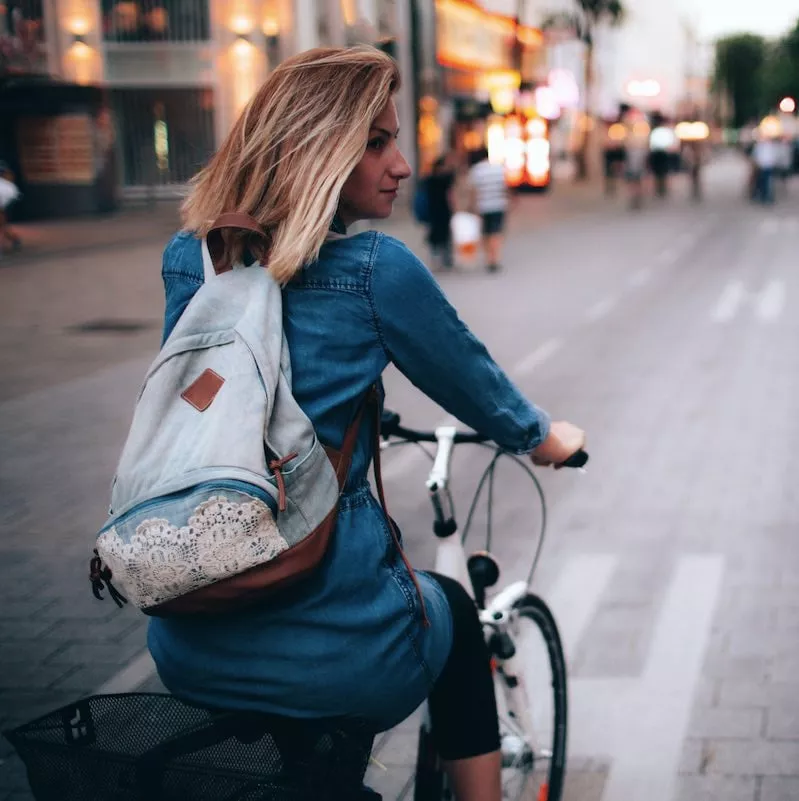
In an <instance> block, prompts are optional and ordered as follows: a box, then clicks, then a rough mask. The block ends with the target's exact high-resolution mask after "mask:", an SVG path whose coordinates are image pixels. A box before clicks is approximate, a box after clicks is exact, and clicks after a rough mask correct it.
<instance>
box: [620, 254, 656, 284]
mask: <svg viewBox="0 0 799 801" xmlns="http://www.w3.org/2000/svg"><path fill="white" fill-rule="evenodd" d="M661 255H662V254H661ZM654 273H655V271H654V270H653V269H652V268H651V267H641V269H639V270H636V271H635V272H634V273H633V274H632V275H631V276H630V277H629V278H628V279H627V283H628V284H629V285H630V286H631V287H639V286H643V285H644V284H646V283H647V282H648V281H649V279H650V278H652V276H653V275H654Z"/></svg>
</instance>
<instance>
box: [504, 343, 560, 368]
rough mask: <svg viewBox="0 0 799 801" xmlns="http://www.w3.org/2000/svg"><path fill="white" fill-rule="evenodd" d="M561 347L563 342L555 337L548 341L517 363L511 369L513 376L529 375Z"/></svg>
mask: <svg viewBox="0 0 799 801" xmlns="http://www.w3.org/2000/svg"><path fill="white" fill-rule="evenodd" d="M562 347H563V340H561V339H558V338H556V337H555V338H553V339H548V340H547V341H546V342H544V343H543V344H542V345H539V346H538V347H537V348H536V349H535V350H534V351H533V352H532V353H529V354H528V355H527V356H525V357H524V358H523V359H522V360H521V361H520V362H518V363H517V365H516V366H515V367H514V368H513V371H512V372H513V374H514V375H517V376H523V375H529V374H530V373H532V372H533V370H535V369H536V367H540V366H541V365H542V364H544V362H546V361H547V360H548V359H551V358H552V357H553V356H554V355H555V354H556V353H557V352H558V351H559V350H560V349H561V348H562Z"/></svg>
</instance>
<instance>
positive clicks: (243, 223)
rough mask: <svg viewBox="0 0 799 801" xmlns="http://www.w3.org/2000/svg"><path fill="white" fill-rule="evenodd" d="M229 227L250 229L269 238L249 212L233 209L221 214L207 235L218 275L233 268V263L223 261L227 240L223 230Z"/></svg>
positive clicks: (260, 235)
mask: <svg viewBox="0 0 799 801" xmlns="http://www.w3.org/2000/svg"><path fill="white" fill-rule="evenodd" d="M228 228H238V229H239V230H242V231H249V232H250V233H252V234H255V235H256V236H259V237H261V239H267V234H266V231H264V229H263V228H262V227H261V225H260V224H259V223H258V221H257V220H256V219H255V218H254V217H251V216H250V215H249V214H244V213H243V212H240V211H232V212H227V213H225V214H220V215H219V217H218V218H217V219H216V221H215V222H214V224H213V225H212V226H211V228H210V229H209V230H208V234H207V235H206V237H205V239H206V242H207V244H208V253H209V254H210V256H211V263H212V264H213V267H214V272H215V273H216V274H217V275H219V274H220V273H225V272H227V271H228V270H232V269H233V265H232V264H225V263H224V262H223V259H224V255H225V240H224V239H223V238H222V231H224V230H225V229H228Z"/></svg>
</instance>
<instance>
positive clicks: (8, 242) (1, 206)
mask: <svg viewBox="0 0 799 801" xmlns="http://www.w3.org/2000/svg"><path fill="white" fill-rule="evenodd" d="M18 197H19V189H17V185H16V184H15V183H14V173H13V172H11V168H10V167H9V166H8V165H7V164H6V163H5V162H3V161H0V255H2V254H3V251H5V250H6V249H8V250H19V249H20V247H22V242H21V240H20V238H19V237H18V236H17V235H16V234H15V233H14V231H12V230H11V227H10V226H9V224H8V212H7V209H8V207H9V206H10V205H11V204H12V203H13V202H14V201H15V200H16V199H17V198H18Z"/></svg>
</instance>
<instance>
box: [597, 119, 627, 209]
mask: <svg viewBox="0 0 799 801" xmlns="http://www.w3.org/2000/svg"><path fill="white" fill-rule="evenodd" d="M625 136H626V133H625V130H624V126H622V125H620V124H619V123H618V122H610V123H606V128H605V142H604V145H603V148H602V155H603V160H604V163H605V195H606V197H615V196H616V188H617V186H618V183H619V178H620V176H621V174H622V172H623V171H624V161H625V159H626V153H625V149H624V138H625Z"/></svg>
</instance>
